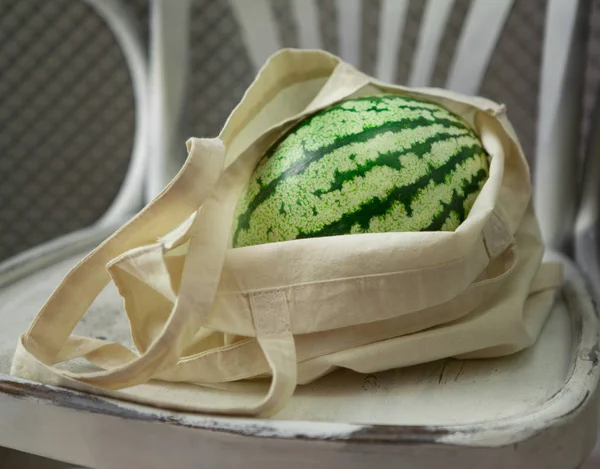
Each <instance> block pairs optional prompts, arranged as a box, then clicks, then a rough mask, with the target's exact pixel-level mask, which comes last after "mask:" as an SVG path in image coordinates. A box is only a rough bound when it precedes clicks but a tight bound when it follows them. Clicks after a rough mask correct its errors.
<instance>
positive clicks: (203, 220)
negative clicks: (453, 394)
mask: <svg viewBox="0 0 600 469" xmlns="http://www.w3.org/2000/svg"><path fill="white" fill-rule="evenodd" d="M383 92H386V93H397V94H405V95H409V96H415V97H418V98H422V99H426V100H429V101H432V102H436V103H439V104H441V105H442V106H445V107H446V108H448V109H449V110H451V111H453V112H455V113H457V114H459V115H460V116H462V117H463V118H464V119H465V120H466V121H467V122H468V123H469V124H470V125H471V126H473V128H474V129H475V131H476V132H477V134H478V135H479V136H480V138H481V140H482V143H483V145H484V147H485V149H486V150H487V152H488V153H489V155H490V157H491V162H490V176H489V179H488V181H487V182H486V183H485V185H484V187H483V189H482V190H481V193H480V195H479V196H478V198H477V200H476V202H475V204H474V206H473V208H472V209H471V211H470V213H469V215H468V217H467V219H466V220H465V221H464V222H463V223H462V224H461V225H460V226H459V227H458V229H457V230H456V231H455V232H393V233H373V234H356V235H347V236H333V237H323V238H312V239H302V240H294V241H289V242H279V243H270V244H264V245H257V246H250V247H244V248H237V249H233V248H231V236H230V232H231V228H232V222H233V215H234V210H235V207H236V205H237V201H238V198H239V197H240V194H241V192H242V190H243V189H244V187H245V185H246V183H247V182H248V180H249V178H250V175H251V173H252V171H253V169H254V168H255V166H256V164H257V162H258V161H259V159H260V158H261V156H262V155H263V154H264V153H265V151H266V150H267V149H268V148H269V146H270V145H271V144H273V142H274V141H275V140H276V139H277V138H278V137H280V136H281V135H283V134H284V133H285V132H286V131H287V130H289V129H290V128H291V127H292V126H293V125H294V124H296V123H297V122H299V121H300V120H301V119H302V118H303V117H305V116H307V115H309V114H311V113H314V112H315V111H317V110H320V109H323V108H325V107H327V106H329V105H331V104H333V103H336V102H338V101H340V100H343V99H345V98H349V97H357V96H365V95H370V94H379V93H383ZM187 145H188V153H189V156H188V159H187V161H186V162H185V165H184V166H183V168H182V169H181V171H180V172H179V174H178V175H177V176H176V177H175V178H174V179H173V181H171V183H170V184H169V185H168V187H166V188H165V189H164V191H163V192H162V193H161V194H160V195H159V196H157V197H156V198H155V200H153V201H152V202H151V203H150V204H148V206H146V207H145V208H144V209H143V210H142V211H141V212H140V213H138V214H137V215H136V216H135V217H133V218H132V219H131V221H130V222H128V223H127V224H126V225H124V226H123V227H122V228H121V229H120V230H118V231H117V232H116V233H115V234H114V235H113V236H111V237H110V238H109V239H107V240H106V241H105V242H104V243H103V244H102V245H100V246H99V247H98V248H97V249H95V250H94V251H93V252H91V253H90V254H89V255H88V256H87V257H86V258H85V259H83V260H82V261H81V262H80V263H79V264H78V265H77V266H75V267H74V268H73V269H72V270H71V271H70V272H69V274H68V275H67V276H66V277H65V278H64V279H63V281H62V282H61V284H60V285H59V286H58V287H57V289H56V290H55V291H54V293H53V294H52V295H51V297H50V298H49V299H48V301H47V303H46V304H45V305H44V306H43V308H42V309H41V310H40V312H39V313H38V315H37V317H36V318H35V320H34V321H33V323H32V324H31V326H30V329H29V330H28V331H27V332H25V333H24V334H23V335H22V336H21V338H20V340H19V343H18V345H17V349H16V352H15V356H14V360H13V366H12V373H13V374H14V375H17V376H20V377H22V378H27V379H31V380H36V381H39V382H43V383H47V384H51V385H59V386H66V387H70V388H75V389H80V390H84V391H89V392H92V393H96V394H101V395H106V396H111V397H118V398H121V399H127V400H132V401H136V402H140V403H145V404H150V405H155V406H163V407H169V408H174V409H180V410H186V411H198V412H212V413H225V414H238V415H261V416H268V415H272V414H273V413H275V412H277V411H278V410H279V409H281V408H282V406H284V405H285V404H286V403H287V402H288V401H289V399H290V398H291V397H292V395H293V392H294V389H295V388H296V386H297V385H298V384H304V383H309V382H311V381H313V380H315V379H317V378H319V377H320V376H322V375H324V374H326V373H329V372H331V371H332V370H334V369H336V368H340V367H343V368H349V369H352V370H356V371H358V372H362V373H367V372H376V371H380V370H386V369H391V368H395V367H402V366H407V365H414V364H418V363H423V362H427V361H431V360H436V359H441V358H446V357H462V358H477V357H493V356H499V355H504V354H509V353H513V352H516V351H518V350H521V349H523V348H525V347H527V346H529V345H531V344H532V343H534V341H535V340H536V338H537V337H538V335H539V332H540V330H541V328H542V326H543V324H544V322H545V320H546V318H547V316H548V313H549V311H550V309H551V307H552V303H553V298H554V293H555V289H556V287H557V286H558V285H560V282H561V269H560V266H559V265H557V264H550V263H543V262H542V256H543V250H544V248H543V244H542V241H541V236H540V230H539V227H538V223H537V220H536V217H535V215H534V213H533V210H532V205H531V188H530V182H529V181H530V178H529V172H528V171H529V170H528V167H527V163H526V160H525V158H524V155H523V152H522V150H521V147H520V145H519V143H518V139H517V137H516V136H515V133H514V131H513V129H512V127H511V125H510V123H509V121H508V119H507V117H506V114H505V109H504V107H503V106H502V105H499V104H496V103H493V102H491V101H488V100H485V99H482V98H476V97H468V96H463V95H460V94H456V93H452V92H449V91H444V90H439V89H427V88H406V87H401V86H391V85H388V84H385V83H381V82H379V81H377V80H375V79H373V78H371V77H369V76H366V75H364V74H363V73H361V72H359V71H357V70H356V69H354V68H353V67H352V66H350V65H348V64H347V63H344V62H342V61H341V60H339V59H338V58H336V57H334V56H332V55H330V54H328V53H325V52H322V51H299V50H283V51H280V52H279V53H277V54H275V55H274V56H272V57H271V58H270V59H269V61H268V62H267V64H266V65H265V66H264V67H263V68H262V69H261V71H260V72H259V74H258V76H257V78H256V80H255V81H254V83H253V84H252V86H251V87H250V88H249V89H248V91H247V92H246V94H245V96H244V97H243V99H242V101H241V103H240V104H239V106H238V107H237V108H236V109H235V110H234V111H233V113H232V114H231V116H230V117H229V119H228V121H227V123H226V124H225V126H224V129H223V131H222V132H221V134H220V135H219V137H218V138H211V139H196V138H192V139H190V140H189V141H188V143H187ZM111 281H112V282H114V284H115V285H116V286H117V288H118V290H119V293H120V295H121V296H122V297H123V301H124V309H125V312H126V314H127V318H128V320H129V325H130V328H131V335H132V339H133V343H134V344H135V350H132V349H130V348H127V347H125V346H124V345H122V344H120V343H117V342H111V341H108V340H98V339H92V338H89V337H80V336H76V335H73V334H72V332H73V330H74V328H75V326H76V325H77V323H78V322H79V321H80V319H81V318H82V316H83V315H84V313H85V312H86V311H87V309H88V308H89V306H90V304H91V303H92V302H93V300H94V299H95V297H96V296H97V295H98V293H99V292H100V291H101V290H102V289H103V288H104V287H105V286H106V285H107V284H108V283H109V282H111ZM82 359H84V360H82ZM82 362H83V363H82Z"/></svg>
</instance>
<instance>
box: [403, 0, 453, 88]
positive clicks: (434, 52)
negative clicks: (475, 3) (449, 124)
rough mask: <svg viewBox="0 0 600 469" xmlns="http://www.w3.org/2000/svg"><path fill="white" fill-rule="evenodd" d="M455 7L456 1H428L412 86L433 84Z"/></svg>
mask: <svg viewBox="0 0 600 469" xmlns="http://www.w3.org/2000/svg"><path fill="white" fill-rule="evenodd" d="M453 7H454V0H447V1H445V2H442V3H440V2H438V1H436V0H428V1H427V6H426V7H425V12H424V16H423V22H422V24H421V29H420V31H419V39H418V42H417V47H416V50H415V53H414V59H413V65H412V70H411V73H410V78H409V80H408V83H409V85H410V86H428V85H429V84H430V83H431V77H432V75H433V69H434V67H435V62H436V58H437V57H438V49H439V45H440V41H441V39H442V36H443V35H444V31H445V30H446V24H447V22H448V19H449V18H450V13H451V12H452V9H453Z"/></svg>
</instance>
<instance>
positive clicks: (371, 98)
mask: <svg viewBox="0 0 600 469" xmlns="http://www.w3.org/2000/svg"><path fill="white" fill-rule="evenodd" d="M383 98H385V100H387V101H390V100H392V101H395V100H398V101H410V102H414V103H425V104H430V105H433V106H438V109H431V108H429V107H423V106H401V105H397V104H395V105H394V106H393V107H389V108H387V109H376V108H375V107H373V108H370V109H361V110H360V111H359V110H356V109H348V108H346V107H343V105H344V104H346V103H348V102H352V103H354V102H357V101H371V102H374V103H375V104H379V103H382V102H384V99H383ZM398 109H414V110H416V111H427V112H440V111H441V112H447V113H448V114H449V115H451V116H452V117H454V118H456V119H457V120H458V122H457V123H455V124H457V125H465V127H466V124H464V123H463V120H462V118H461V117H460V116H458V115H457V114H454V113H453V112H450V111H448V110H447V109H445V108H443V107H442V106H440V105H438V104H436V103H432V102H429V101H423V100H420V99H415V98H408V97H405V96H395V95H385V96H381V97H379V96H366V97H363V98H355V99H351V100H349V101H342V102H341V103H339V104H334V105H333V106H331V107H328V108H326V109H323V110H321V111H318V112H317V113H316V114H314V115H312V116H310V117H309V118H307V119H305V120H303V121H302V122H300V123H299V124H298V126H297V127H295V128H294V129H293V130H292V131H291V132H290V133H289V134H285V137H287V136H288V135H294V134H295V133H296V132H298V131H299V130H300V129H301V128H303V127H306V126H308V125H310V124H311V123H312V121H313V120H314V119H316V118H320V117H323V116H325V115H327V114H330V113H332V112H335V111H343V112H351V113H363V112H365V111H375V112H386V111H387V112H393V111H395V110H398ZM276 147H277V145H273V147H272V150H273V151H271V152H269V153H268V154H267V155H265V157H266V158H268V157H271V156H272V155H273V153H274V152H275V151H276V149H277V148H276Z"/></svg>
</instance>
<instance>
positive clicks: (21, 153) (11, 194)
mask: <svg viewBox="0 0 600 469" xmlns="http://www.w3.org/2000/svg"><path fill="white" fill-rule="evenodd" d="M147 7H148V5H147V1H146V0H133V1H132V2H129V1H128V2H127V5H125V3H124V2H122V1H121V0H118V1H117V0H89V1H87V2H82V1H72V0H56V1H52V2H47V1H46V0H27V1H20V0H0V260H1V259H4V258H7V257H9V256H11V255H13V254H16V253H18V252H19V251H22V250H25V249H26V248H29V247H31V246H33V245H36V244H39V243H42V242H44V241H47V240H49V239H52V238H55V237H57V236H59V235H62V234H65V233H67V232H70V231H74V230H77V229H79V228H83V227H85V226H88V225H91V224H93V223H95V222H97V221H99V220H102V221H106V222H111V221H114V220H116V219H118V218H119V217H122V216H123V215H124V214H125V213H127V212H133V211H135V210H137V209H138V208H139V206H140V205H141V203H142V197H141V187H142V184H143V182H144V181H143V171H144V162H143V157H144V156H145V154H146V153H147V152H146V140H147V138H146V129H147V124H146V123H145V120H146V119H147V116H148V113H147V112H146V110H145V102H146V101H147V96H146V89H145V88H146V84H145V83H146V82H147V79H148V77H147V75H148V72H147V64H146V63H147V54H146V48H145V46H143V43H142V40H141V35H140V33H139V31H138V27H137V24H136V23H137V20H136V19H135V16H139V15H140V12H142V11H143V9H146V10H147ZM136 111H137V112H136Z"/></svg>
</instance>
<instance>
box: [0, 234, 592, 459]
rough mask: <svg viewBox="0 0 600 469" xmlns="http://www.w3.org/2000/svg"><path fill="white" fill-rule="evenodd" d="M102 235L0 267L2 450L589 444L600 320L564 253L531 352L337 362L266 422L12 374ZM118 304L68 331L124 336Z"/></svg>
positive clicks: (337, 454) (427, 451) (202, 453)
mask: <svg viewBox="0 0 600 469" xmlns="http://www.w3.org/2000/svg"><path fill="white" fill-rule="evenodd" d="M101 235H102V233H99V232H97V231H93V230H92V231H91V232H88V233H87V234H85V236H80V238H79V243H78V244H77V246H75V247H74V246H73V243H72V242H71V243H69V242H63V244H62V245H61V246H62V247H63V254H62V255H61V256H59V257H60V258H57V254H56V253H57V252H58V251H60V249H57V245H56V244H55V245H54V247H52V248H51V249H50V248H48V247H45V248H41V249H40V250H39V251H38V252H37V255H35V256H29V257H27V256H25V257H24V258H22V260H21V261H19V262H17V263H16V264H15V263H14V262H13V263H12V264H11V266H10V269H7V268H5V269H4V270H1V269H0V280H2V279H4V286H2V285H0V325H1V327H0V415H2V420H1V421H0V446H7V447H12V448H15V449H19V450H21V451H27V452H31V453H36V454H40V455H42V456H47V457H51V458H55V459H60V460H63V461H68V462H72V463H75V464H81V465H85V466H89V467H97V466H98V467H105V466H106V467H112V466H115V467H117V466H119V467H121V466H123V467H127V465H128V464H129V465H130V466H132V467H144V468H154V467H156V468H159V467H166V466H167V465H170V466H173V467H178V468H187V467H198V464H199V461H200V460H202V464H203V465H204V466H206V467H229V466H230V465H231V466H233V465H234V464H244V465H245V467H265V465H266V464H275V463H277V462H280V463H282V462H283V461H288V462H287V463H286V464H290V466H291V467H296V465H298V466H300V465H302V467H304V465H309V464H310V465H311V466H312V467H334V466H335V467H337V465H339V467H342V466H343V467H366V466H367V465H370V464H377V465H379V466H383V467H388V466H389V467H392V466H393V467H405V466H403V465H402V464H406V467H412V466H410V465H411V464H414V463H415V462H416V461H418V462H419V464H420V466H419V467H427V468H437V467H440V468H441V467H444V468H454V467H457V468H458V467H462V465H464V464H469V465H470V466H472V467H474V468H478V467H481V468H504V467H507V468H508V467H510V468H514V469H518V468H528V469H529V468H537V467H539V468H545V469H552V468H557V469H568V468H576V467H579V466H580V465H581V464H582V463H583V461H584V460H585V459H586V457H587V455H588V454H589V452H590V451H591V448H592V447H593V445H594V441H595V437H596V427H597V418H596V415H597V399H596V397H597V391H596V385H597V381H598V366H597V365H598V362H599V359H600V352H599V349H598V345H597V344H598V334H599V332H598V321H597V317H596V315H595V312H594V309H593V306H592V303H591V300H590V297H589V295H588V293H587V291H586V289H585V286H584V283H583V281H582V279H581V278H580V276H579V274H578V273H577V272H576V270H575V269H574V267H573V266H572V265H571V264H570V262H569V261H567V260H566V259H562V258H560V259H561V260H562V261H563V262H564V264H565V270H566V281H565V285H564V287H563V289H562V291H561V292H560V293H559V294H558V295H557V301H556V306H555V307H554V309H553V311H552V313H551V315H550V318H549V319H548V321H547V323H546V325H545V327H544V329H543V332H542V334H541V336H540V338H539V340H538V342H537V343H536V344H535V345H534V346H532V347H531V348H529V349H527V350H525V351H523V352H520V353H517V354H514V355H512V356H508V357H503V358H496V359H485V360H454V359H448V360H442V361H437V362H433V363H427V364H424V365H419V366H413V367H410V368H404V369H398V370H391V371H387V372H383V373H376V374H372V375H361V374H358V373H354V372H352V371H348V370H340V371H338V372H335V373H332V374H330V375H328V376H326V377H324V378H322V379H320V380H318V381H317V382H315V383H312V384H310V385H306V386H300V387H299V388H298V389H297V392H296V394H295V396H294V398H293V399H292V402H291V403H290V404H289V405H288V406H286V407H285V408H284V409H283V410H282V411H281V412H280V413H279V414H278V415H276V416H275V417H273V418H272V419H270V420H261V419H239V418H231V417H214V416H210V417H208V416H202V415H197V414H190V413H182V412H171V411H169V410H164V409H157V408H153V407H149V406H142V405H137V404H133V403H130V402H127V401H119V400H114V399H107V398H103V397H98V396H90V395H87V394H84V393H80V392H76V391H72V390H66V389H59V388H52V387H50V386H45V385H40V384H36V383H31V382H28V381H24V380H21V379H17V378H14V377H11V376H9V375H8V373H9V371H10V362H11V357H12V354H13V352H14V349H15V345H16V343H17V338H18V336H19V334H21V333H22V332H24V331H25V330H26V329H27V328H28V326H29V324H30V323H31V321H32V319H33V317H34V316H35V314H36V312H37V310H38V309H39V308H40V307H41V305H42V304H43V302H44V301H45V300H46V299H47V298H48V296H49V295H50V294H51V292H52V290H53V289H54V288H55V286H56V285H57V284H58V282H59V281H60V279H61V278H62V277H63V276H64V275H65V274H66V273H67V271H68V270H69V269H70V268H71V267H72V266H73V265H74V264H75V263H76V262H77V261H78V260H79V259H81V258H82V257H83V255H84V254H85V253H86V252H87V251H88V250H89V249H91V248H92V247H93V246H94V245H95V244H96V243H97V242H98V241H99V239H101V238H102V236H101ZM59 244H60V243H59ZM67 247H68V249H67ZM48 253H54V254H53V255H54V258H53V259H50V258H47V255H48ZM45 256H46V258H47V260H46V261H44V259H45ZM44 263H48V264H50V265H46V266H43V267H42V264H44ZM17 264H18V266H19V269H20V274H19V275H15V274H14V271H15V265H17ZM28 265H29V267H28ZM10 272H13V274H10ZM16 277H19V278H16ZM121 310H122V303H121V299H120V297H119V296H118V294H117V292H116V290H115V289H114V288H107V289H106V290H105V291H104V292H103V293H102V294H101V295H100V296H99V297H98V299H97V300H96V302H95V303H94V304H93V305H92V308H91V309H90V311H89V312H88V313H87V314H86V316H85V317H84V319H83V320H82V322H81V323H80V324H79V325H78V327H77V330H76V332H77V333H79V334H83V335H88V336H92V337H99V338H101V337H108V338H110V339H113V340H114V339H116V340H120V341H122V342H124V343H126V344H128V343H130V338H129V334H128V328H127V321H126V318H125V316H124V314H123V313H122V312H121ZM252 386H253V390H255V391H256V392H263V390H264V389H263V388H262V385H261V384H259V385H252ZM190 388H192V389H193V391H190V390H189V389H187V390H183V391H182V394H181V398H182V399H185V393H186V392H202V393H204V394H206V398H207V399H212V400H218V399H219V396H222V395H223V393H224V392H228V391H223V390H216V389H209V388H199V387H196V386H193V387H190ZM409 443H411V444H410V445H409ZM412 443H420V444H419V445H414V444H412ZM167 448H168V451H165V449H167ZM553 449H555V450H556V451H552V450H553ZM559 449H560V450H559ZM359 454H360V455H361V456H360V457H358V456H357V455H359ZM300 461H301V462H302V464H300ZM273 467H274V466H273Z"/></svg>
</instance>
